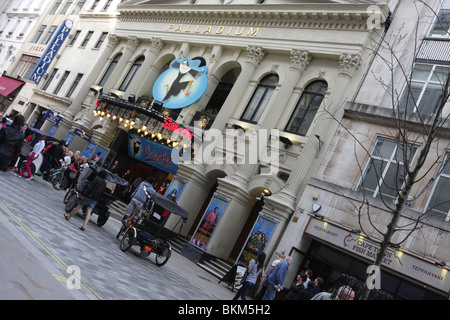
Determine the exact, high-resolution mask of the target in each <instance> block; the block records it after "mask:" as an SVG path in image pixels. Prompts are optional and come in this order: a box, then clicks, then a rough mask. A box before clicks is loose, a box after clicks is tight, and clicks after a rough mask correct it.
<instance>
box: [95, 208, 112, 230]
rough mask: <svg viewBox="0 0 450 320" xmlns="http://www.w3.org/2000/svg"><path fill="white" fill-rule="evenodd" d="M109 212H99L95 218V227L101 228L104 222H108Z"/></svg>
mask: <svg viewBox="0 0 450 320" xmlns="http://www.w3.org/2000/svg"><path fill="white" fill-rule="evenodd" d="M109 215H110V212H109V210H108V211H104V212H99V214H98V218H97V226H99V227H101V226H103V225H104V224H105V223H106V221H108V218H109Z"/></svg>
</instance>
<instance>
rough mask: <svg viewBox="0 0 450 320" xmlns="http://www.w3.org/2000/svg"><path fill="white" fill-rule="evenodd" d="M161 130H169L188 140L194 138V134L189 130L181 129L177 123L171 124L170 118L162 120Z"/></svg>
mask: <svg viewBox="0 0 450 320" xmlns="http://www.w3.org/2000/svg"><path fill="white" fill-rule="evenodd" d="M163 128H165V129H169V130H171V131H173V132H176V133H178V134H180V135H182V136H183V137H185V138H188V139H190V140H192V138H193V137H194V134H193V133H191V132H190V131H189V128H183V127H181V126H180V125H179V124H178V123H176V122H173V119H172V118H166V119H164V122H163Z"/></svg>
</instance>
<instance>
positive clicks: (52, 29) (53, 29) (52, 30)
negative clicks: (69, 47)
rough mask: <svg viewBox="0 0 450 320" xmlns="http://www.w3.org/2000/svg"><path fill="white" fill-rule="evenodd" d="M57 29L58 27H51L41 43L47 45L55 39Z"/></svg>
mask: <svg viewBox="0 0 450 320" xmlns="http://www.w3.org/2000/svg"><path fill="white" fill-rule="evenodd" d="M56 28H57V27H56V26H51V27H50V30H48V32H47V34H46V35H45V37H44V39H43V40H42V42H41V43H42V44H47V43H48V42H49V41H50V39H51V38H52V37H53V34H54V33H55V31H56Z"/></svg>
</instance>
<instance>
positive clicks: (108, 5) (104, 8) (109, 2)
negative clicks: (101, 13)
mask: <svg viewBox="0 0 450 320" xmlns="http://www.w3.org/2000/svg"><path fill="white" fill-rule="evenodd" d="M111 3H112V0H108V1H106V3H105V6H104V7H103V10H108V8H109V7H110V6H111Z"/></svg>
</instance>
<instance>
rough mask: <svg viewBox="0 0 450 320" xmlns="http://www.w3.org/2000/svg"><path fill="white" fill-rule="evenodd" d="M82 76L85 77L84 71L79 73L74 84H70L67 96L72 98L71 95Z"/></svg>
mask: <svg viewBox="0 0 450 320" xmlns="http://www.w3.org/2000/svg"><path fill="white" fill-rule="evenodd" d="M81 78H83V74H82V73H79V74H77V77H76V78H75V80H74V81H73V83H72V85H71V86H70V88H69V90H68V91H67V93H66V98H70V96H71V95H72V93H73V92H74V91H75V89H76V88H77V86H78V84H79V83H80V81H81Z"/></svg>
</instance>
